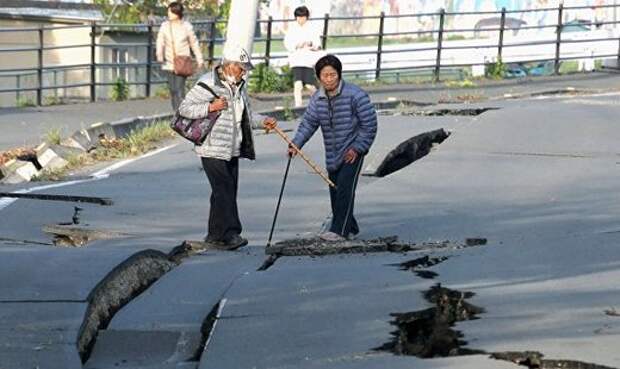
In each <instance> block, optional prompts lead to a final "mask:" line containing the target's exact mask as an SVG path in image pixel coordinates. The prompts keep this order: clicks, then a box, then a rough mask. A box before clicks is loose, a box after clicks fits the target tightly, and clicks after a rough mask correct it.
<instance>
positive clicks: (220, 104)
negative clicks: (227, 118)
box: [209, 97, 228, 113]
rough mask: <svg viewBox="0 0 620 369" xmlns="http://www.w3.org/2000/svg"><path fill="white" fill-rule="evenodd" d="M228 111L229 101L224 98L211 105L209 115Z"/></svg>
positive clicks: (214, 101) (212, 102)
mask: <svg viewBox="0 0 620 369" xmlns="http://www.w3.org/2000/svg"><path fill="white" fill-rule="evenodd" d="M226 109H228V101H226V99H225V98H223V97H220V98H219V99H215V100H213V101H211V103H210V104H209V113H213V112H215V111H221V110H226Z"/></svg>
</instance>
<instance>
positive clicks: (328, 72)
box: [265, 55, 377, 241]
mask: <svg viewBox="0 0 620 369" xmlns="http://www.w3.org/2000/svg"><path fill="white" fill-rule="evenodd" d="M315 73H316V76H317V77H318V78H319V82H320V89H319V91H318V92H317V93H315V94H314V95H312V97H311V98H310V103H309V104H308V108H307V109H306V111H305V113H304V115H303V118H302V119H301V123H300V124H299V128H298V129H297V132H296V133H295V138H294V139H293V143H294V144H295V145H296V146H297V147H299V148H301V147H303V146H304V144H305V143H306V142H308V140H310V138H311V137H312V135H314V133H315V132H316V130H317V129H318V128H319V127H320V128H321V132H322V133H323V141H324V144H325V159H326V164H327V165H326V166H327V171H328V173H329V179H330V180H331V181H332V182H334V183H335V184H336V188H334V187H330V188H329V195H330V200H331V207H332V222H331V226H330V228H329V231H327V232H324V233H322V234H320V235H319V236H320V237H321V238H322V239H323V240H325V241H343V240H345V239H347V238H351V237H352V236H355V235H357V234H358V233H359V231H360V229H359V226H358V224H357V221H356V219H355V217H354V216H353V207H354V206H353V204H354V202H355V189H356V187H357V181H358V178H359V175H360V172H361V170H362V165H363V162H364V156H365V155H366V154H367V153H368V151H369V150H370V146H371V145H372V143H373V141H374V140H375V136H376V135H377V112H376V110H375V108H374V106H373V104H372V103H371V101H370V98H369V96H368V94H367V93H366V92H365V91H364V90H362V89H361V88H360V87H358V86H356V85H354V84H351V83H349V82H345V81H344V80H343V79H342V63H341V62H340V60H339V59H338V58H337V57H336V56H334V55H326V56H324V57H322V58H321V59H319V60H318V61H317V63H316V66H315ZM276 124H277V123H276V122H273V121H270V122H266V123H265V126H266V128H267V129H273V127H275V126H276ZM296 153H297V151H296V150H295V149H294V148H289V150H288V154H289V155H291V156H294V155H295V154H296Z"/></svg>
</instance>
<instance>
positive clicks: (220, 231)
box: [202, 158, 242, 241]
mask: <svg viewBox="0 0 620 369" xmlns="http://www.w3.org/2000/svg"><path fill="white" fill-rule="evenodd" d="M202 167H203V169H204V171H205V173H206V174H207V178H208V179H209V183H210V184H211V207H210V209H209V229H208V234H207V239H208V240H209V241H228V240H229V239H230V238H231V237H233V236H234V235H239V234H241V230H242V228H241V221H240V220H239V211H238V209H237V189H238V187H239V158H232V159H231V160H230V161H226V160H220V159H211V158H202Z"/></svg>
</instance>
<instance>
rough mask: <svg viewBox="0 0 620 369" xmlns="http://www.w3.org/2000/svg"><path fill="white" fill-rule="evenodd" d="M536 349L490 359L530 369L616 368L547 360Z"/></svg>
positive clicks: (494, 354) (501, 354) (499, 355)
mask: <svg viewBox="0 0 620 369" xmlns="http://www.w3.org/2000/svg"><path fill="white" fill-rule="evenodd" d="M543 357H544V355H543V354H541V353H540V352H537V351H524V352H516V351H508V352H495V353H492V354H491V358H492V359H496V360H502V361H508V362H511V363H515V364H517V365H521V366H526V367H528V368H530V369H616V368H612V367H609V366H604V365H598V364H592V363H585V362H582V361H575V360H548V359H543Z"/></svg>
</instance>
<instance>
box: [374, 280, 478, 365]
mask: <svg viewBox="0 0 620 369" xmlns="http://www.w3.org/2000/svg"><path fill="white" fill-rule="evenodd" d="M473 296H474V294H473V293H472V292H461V291H456V290H451V289H448V288H444V287H441V285H440V284H437V285H435V286H433V287H431V288H430V289H429V290H428V291H426V292H425V293H424V298H425V299H426V300H427V301H429V302H431V303H433V304H435V306H434V307H431V308H428V309H424V310H420V311H414V312H409V313H394V314H391V315H392V316H393V317H394V318H395V319H394V320H393V321H392V322H391V324H393V325H395V326H396V327H398V330H397V331H395V332H392V336H393V338H392V340H391V341H390V342H388V343H386V344H384V345H383V346H381V347H379V348H376V349H375V350H380V351H390V352H393V353H395V354H396V355H411V356H416V357H420V358H434V357H447V356H461V355H475V354H481V353H484V352H483V351H480V350H472V349H468V348H465V347H464V346H466V345H467V342H466V341H464V340H463V339H462V338H463V334H462V333H461V332H459V331H457V330H454V329H452V327H453V326H454V324H455V323H456V322H460V321H464V320H473V319H478V317H477V316H478V314H481V313H483V312H484V309H482V308H480V307H477V306H475V305H472V304H470V303H468V302H467V301H465V300H466V299H469V298H471V297H473Z"/></svg>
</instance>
